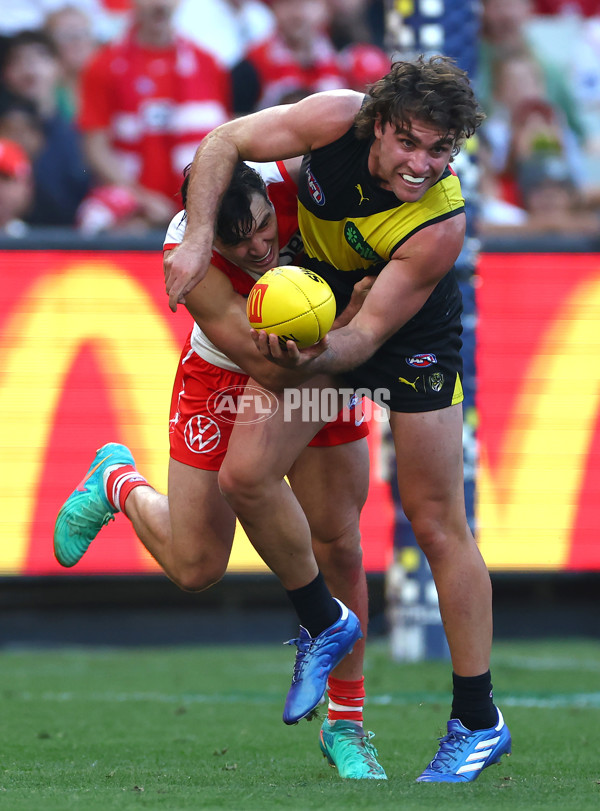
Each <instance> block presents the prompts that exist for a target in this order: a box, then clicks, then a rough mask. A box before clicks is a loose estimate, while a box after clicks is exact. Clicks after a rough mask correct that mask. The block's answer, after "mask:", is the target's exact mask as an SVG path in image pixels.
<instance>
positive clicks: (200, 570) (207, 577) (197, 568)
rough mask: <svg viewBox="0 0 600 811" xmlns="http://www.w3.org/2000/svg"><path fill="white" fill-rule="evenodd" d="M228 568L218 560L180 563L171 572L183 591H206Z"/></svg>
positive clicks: (172, 577)
mask: <svg viewBox="0 0 600 811" xmlns="http://www.w3.org/2000/svg"><path fill="white" fill-rule="evenodd" d="M226 568H227V567H226V566H222V565H220V564H219V563H218V562H212V563H209V562H204V563H202V562H195V563H193V564H180V565H179V566H178V567H176V568H174V570H173V571H172V572H171V579H172V580H173V581H174V582H175V583H176V585H177V586H178V587H179V588H180V589H181V590H182V591H192V592H193V591H205V590H206V589H208V588H210V587H211V586H214V585H215V583H218V582H219V580H221V579H222V577H223V575H224V574H225V571H226Z"/></svg>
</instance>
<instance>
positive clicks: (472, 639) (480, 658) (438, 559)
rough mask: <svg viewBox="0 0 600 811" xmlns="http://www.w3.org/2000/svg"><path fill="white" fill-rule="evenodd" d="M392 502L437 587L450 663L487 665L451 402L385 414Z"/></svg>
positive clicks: (486, 619)
mask: <svg viewBox="0 0 600 811" xmlns="http://www.w3.org/2000/svg"><path fill="white" fill-rule="evenodd" d="M390 426H391V429H392V434H393V437H394V445H395V449H396V461H397V468H398V484H399V491H400V500H401V502H402V507H403V509H404V511H405V513H406V516H407V518H408V519H409V521H410V522H411V525H412V529H413V531H414V533H415V536H416V538H417V541H418V542H419V545H420V546H421V548H422V549H423V552H424V553H425V555H426V557H427V560H428V562H429V565H430V567H431V572H432V574H433V579H434V581H435V584H436V588H437V591H438V597H439V603H440V613H441V616H442V621H443V623H444V629H445V632H446V637H447V639H448V645H449V647H450V654H451V657H452V666H453V668H454V672H455V673H457V674H458V675H460V676H476V675H479V674H480V673H483V672H485V671H486V670H487V669H488V668H489V664H490V651H491V646H492V589H491V584H490V577H489V574H488V571H487V568H486V566H485V563H484V561H483V558H482V557H481V553H480V552H479V549H478V547H477V544H476V543H475V540H474V538H473V535H472V533H471V530H470V529H469V526H468V524H467V519H466V514H465V501H464V481H463V472H462V471H463V461H462V459H463V457H462V453H463V451H462V409H461V407H460V406H459V405H456V406H451V407H450V408H445V409H441V410H439V411H429V412H424V413H418V414H399V413H397V412H392V413H391V415H390Z"/></svg>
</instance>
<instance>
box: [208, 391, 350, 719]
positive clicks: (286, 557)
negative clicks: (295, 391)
mask: <svg viewBox="0 0 600 811" xmlns="http://www.w3.org/2000/svg"><path fill="white" fill-rule="evenodd" d="M250 382H251V383H252V385H254V382H253V381H250ZM310 385H311V386H313V387H314V386H315V385H316V384H315V382H314V381H311V384H310ZM278 399H279V408H278V410H277V411H276V412H275V413H274V414H272V416H271V417H270V418H269V419H268V420H264V419H263V421H259V418H260V416H261V415H260V414H257V415H256V417H257V420H256V421H254V422H244V423H240V422H236V424H235V426H234V429H233V432H232V435H231V438H230V442H229V449H228V452H227V455H226V457H225V460H224V462H223V465H222V467H221V471H220V474H219V484H220V486H221V489H222V492H223V494H224V496H225V498H226V499H227V500H228V502H229V503H230V505H231V506H232V508H233V510H234V511H235V513H236V515H237V516H238V518H239V520H240V523H241V524H242V526H243V527H244V529H245V531H246V534H247V535H248V537H249V539H250V541H251V543H252V544H253V546H254V547H255V549H256V550H257V551H258V553H259V554H260V555H261V557H262V558H263V560H264V561H265V563H266V564H267V566H269V568H270V569H271V570H272V571H273V572H275V574H276V575H277V576H278V577H279V579H280V580H281V582H282V584H283V586H284V588H285V589H286V590H287V592H288V596H289V597H290V600H291V601H292V604H293V605H294V608H295V610H296V612H297V614H298V618H299V620H300V626H301V627H300V635H299V637H298V639H296V640H292V642H293V643H294V644H296V646H297V648H298V653H297V654H296V664H295V668H294V676H293V678H292V686H291V688H290V691H289V693H288V696H287V699H286V704H285V709H284V713H283V719H284V721H285V723H288V724H290V723H296V722H297V721H298V720H299V719H300V718H304V717H307V716H310V714H311V713H312V711H313V709H314V708H315V707H316V706H317V704H318V703H319V701H320V699H321V697H322V696H323V694H324V692H325V689H326V687H327V677H328V676H329V673H330V672H331V670H332V669H333V668H334V667H335V666H336V665H337V664H338V663H339V662H340V661H341V660H342V659H343V657H344V656H345V655H346V654H347V653H348V652H349V651H351V650H352V648H353V646H354V643H355V642H356V641H357V640H358V639H360V637H361V635H362V632H361V630H360V622H359V620H358V617H357V616H356V615H355V614H354V612H353V611H352V610H351V609H349V608H348V607H347V606H346V605H345V604H343V603H341V601H339V600H336V599H334V598H333V597H332V595H331V592H330V591H329V589H328V588H327V585H326V583H325V581H324V578H323V576H322V574H321V573H320V572H319V569H318V567H317V563H316V560H315V556H314V553H313V549H312V539H311V532H310V527H309V524H308V521H307V518H306V515H305V514H304V511H303V510H302V507H301V506H300V504H299V502H298V499H297V498H296V496H295V495H294V493H293V492H292V490H291V488H290V487H289V485H288V484H287V482H286V481H285V476H286V475H287V473H288V471H289V470H290V469H291V468H292V466H293V464H294V462H295V461H296V459H297V458H298V457H299V456H300V454H301V452H302V451H303V449H304V448H306V446H307V445H308V443H309V442H310V440H311V439H312V438H313V436H314V435H315V434H316V433H317V431H318V430H319V429H320V428H321V427H322V426H323V424H324V421H323V420H321V421H314V422H311V421H309V420H307V419H306V416H307V415H306V414H304V413H303V411H302V409H298V410H290V409H289V408H287V407H286V406H287V403H286V400H285V395H284V394H281V395H280V396H279V398H278ZM340 407H341V400H340ZM246 416H247V417H248V415H246Z"/></svg>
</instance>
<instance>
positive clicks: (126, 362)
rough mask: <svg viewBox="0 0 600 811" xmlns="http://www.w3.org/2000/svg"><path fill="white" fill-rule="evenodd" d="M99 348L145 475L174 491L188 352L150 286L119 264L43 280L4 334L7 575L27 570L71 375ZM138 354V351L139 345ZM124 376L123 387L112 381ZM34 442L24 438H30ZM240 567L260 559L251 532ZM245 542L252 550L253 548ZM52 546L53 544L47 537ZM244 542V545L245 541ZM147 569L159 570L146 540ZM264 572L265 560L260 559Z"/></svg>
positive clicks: (0, 365)
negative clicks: (46, 464) (180, 385)
mask: <svg viewBox="0 0 600 811" xmlns="http://www.w3.org/2000/svg"><path fill="white" fill-rule="evenodd" d="M90 342H91V343H92V345H93V346H94V348H95V349H97V359H98V362H99V365H100V368H102V369H103V370H104V375H105V382H106V390H107V392H109V395H110V397H111V398H112V402H113V407H114V410H115V413H116V414H117V415H120V416H121V418H123V415H129V416H127V417H126V419H127V423H126V424H124V423H123V429H124V432H125V434H126V436H127V441H128V443H129V444H131V445H133V446H135V447H137V448H143V449H144V451H143V454H142V457H141V458H140V459H138V460H136V461H138V463H139V465H140V469H141V470H142V471H143V472H144V475H146V477H147V478H148V480H149V481H151V482H152V484H153V485H154V486H156V488H157V489H159V490H161V491H163V492H166V489H165V488H166V481H167V467H166V464H165V459H166V455H167V453H168V435H167V420H168V413H169V401H170V396H171V386H172V382H173V378H174V374H175V369H176V364H177V361H178V358H179V352H180V347H178V346H177V345H176V343H175V341H174V338H173V336H172V334H171V332H170V330H169V329H168V327H167V324H166V321H165V319H164V317H163V314H162V312H161V311H159V310H158V308H157V307H156V305H155V304H154V302H153V301H152V299H151V297H150V296H149V295H148V293H147V292H146V290H145V289H144V288H143V286H142V285H140V284H139V283H138V282H136V281H135V279H133V278H132V277H131V276H129V275H128V274H127V273H126V271H124V270H123V268H121V267H119V266H118V265H117V264H115V263H111V262H108V261H103V260H83V261H80V262H78V263H73V264H71V265H70V266H69V267H67V268H66V269H65V270H64V271H63V272H60V273H50V274H48V275H46V276H44V277H42V278H41V279H39V280H37V281H36V282H35V283H34V284H33V285H32V286H31V287H30V288H29V289H28V290H27V292H26V294H25V295H24V296H23V298H22V299H21V300H20V301H19V302H18V303H17V304H16V306H15V308H14V311H13V313H12V315H11V316H10V317H9V318H8V319H7V322H6V324H5V327H4V328H3V330H2V332H1V333H0V350H1V351H0V358H1V360H0V448H2V460H1V462H0V471H1V473H0V482H1V487H0V522H1V525H2V532H1V535H0V569H2V570H3V571H10V572H19V571H20V570H21V568H22V566H23V563H24V560H25V555H26V553H27V547H28V543H29V538H30V533H31V522H32V519H33V515H34V512H35V499H36V496H37V492H38V486H39V483H40V477H41V475H42V472H43V471H42V464H43V459H44V455H45V454H44V448H45V447H46V445H47V443H48V441H49V437H50V434H51V429H52V425H53V422H54V419H55V413H56V409H57V406H58V403H59V399H60V397H61V394H62V391H63V388H64V384H65V379H66V377H67V375H68V373H69V370H70V368H71V366H72V364H73V361H74V358H75V357H76V355H77V353H78V351H79V350H80V348H81V346H82V344H84V343H88V344H89V343H90ZM133 346H135V347H136V351H132V347H133ZM115 379H118V380H119V381H121V382H120V383H119V385H118V399H117V391H116V388H115V389H112V388H111V381H114V380H115ZM24 436H26V437H27V441H26V442H24V441H23V437H24ZM240 534H241V535H242V536H243V537H242V539H241V540H242V544H241V547H242V548H241V549H238V550H237V552H238V554H237V555H236V559H237V562H238V564H239V566H240V568H246V569H247V568H249V567H251V568H256V567H257V564H256V561H258V560H259V559H258V557H257V555H256V553H255V552H254V550H253V549H252V547H251V546H250V544H249V542H248V541H247V539H246V538H245V535H243V533H240V532H238V533H237V535H236V539H237V537H238V536H240ZM244 541H245V545H244V543H243V542H244ZM48 542H49V543H51V539H49V541H48ZM236 545H237V542H236ZM144 560H145V561H146V563H145V564H144V568H150V567H154V566H155V564H154V563H153V561H152V560H151V558H150V556H149V555H148V554H147V553H145V551H143V549H142V546H141V544H140V561H141V562H142V561H144ZM258 565H259V567H262V563H260V561H259V564H258Z"/></svg>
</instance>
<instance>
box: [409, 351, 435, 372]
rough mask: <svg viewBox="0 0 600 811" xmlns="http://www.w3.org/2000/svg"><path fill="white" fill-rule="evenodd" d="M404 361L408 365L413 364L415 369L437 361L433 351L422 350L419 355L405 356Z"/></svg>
mask: <svg viewBox="0 0 600 811" xmlns="http://www.w3.org/2000/svg"><path fill="white" fill-rule="evenodd" d="M406 362H407V363H408V365H409V366H414V367H415V369H425V368H426V367H427V366H432V365H433V364H434V363H437V358H436V356H435V355H434V354H433V352H422V353H420V354H419V355H413V356H412V357H410V358H406Z"/></svg>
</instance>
